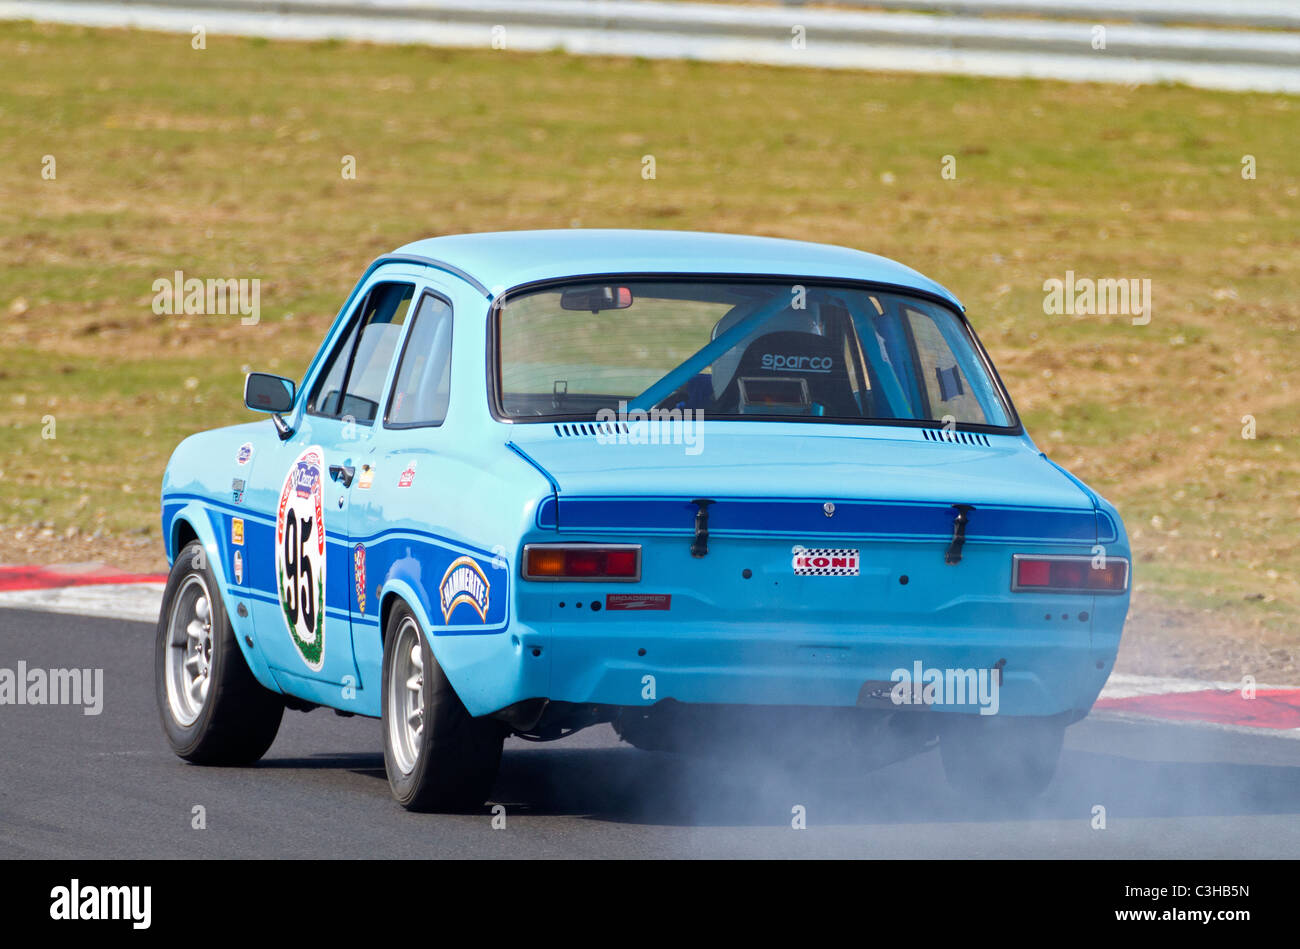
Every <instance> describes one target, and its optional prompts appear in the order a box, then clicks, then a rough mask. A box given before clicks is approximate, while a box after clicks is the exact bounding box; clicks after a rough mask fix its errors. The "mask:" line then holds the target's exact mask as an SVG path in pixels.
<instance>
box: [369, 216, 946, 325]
mask: <svg viewBox="0 0 1300 949" xmlns="http://www.w3.org/2000/svg"><path fill="white" fill-rule="evenodd" d="M393 253H394V254H395V255H405V256H417V257H427V258H431V259H433V260H435V261H439V262H441V263H444V264H449V265H451V267H452V268H454V269H457V270H460V271H462V272H463V273H464V274H467V275H469V276H470V277H473V278H474V280H476V281H478V282H479V283H480V284H482V285H483V286H484V287H485V288H496V289H498V290H504V289H509V288H511V287H516V286H519V285H521V284H526V283H533V282H535V281H539V280H551V279H557V278H562V277H579V276H585V275H588V274H615V273H629V274H658V273H667V274H693V273H701V274H744V275H755V276H764V275H782V276H799V277H824V278H834V279H841V280H864V281H869V282H872V283H881V284H889V285H893V286H898V287H907V288H910V289H915V290H921V291H925V292H928V293H930V294H933V295H935V296H938V297H941V298H942V299H945V300H948V301H951V302H952V304H953V305H954V306H956V307H958V308H959V309H961V308H962V306H961V303H960V301H958V299H957V298H956V297H955V296H954V295H953V294H952V293H950V292H949V291H948V290H947V289H946V288H944V287H943V286H941V285H940V284H938V283H936V282H935V281H933V280H931V279H930V278H929V277H926V276H924V275H922V274H920V273H917V272H916V271H915V270H913V269H912V268H911V267H906V266H904V265H903V264H900V263H898V262H897V261H894V260H890V259H889V258H888V257H881V256H879V255H877V254H869V253H866V252H865V251H860V250H853V249H852V248H849V247H838V246H835V245H833V244H814V243H811V242H809V241H792V240H785V239H782V238H776V237H753V236H747V235H743V234H714V233H707V232H702V231H666V230H664V231H651V230H613V229H597V228H571V229H567V230H559V229H557V230H546V231H494V232H489V233H481V234H453V235H449V236H446V237H431V238H427V239H425V240H420V241H414V242H413V243H410V244H406V245H404V246H402V247H399V248H398V249H397V250H396V251H394V252H393Z"/></svg>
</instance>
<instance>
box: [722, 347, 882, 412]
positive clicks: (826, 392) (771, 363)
mask: <svg viewBox="0 0 1300 949" xmlns="http://www.w3.org/2000/svg"><path fill="white" fill-rule="evenodd" d="M768 380H772V382H767V381H768ZM800 380H802V381H803V383H804V384H805V385H806V386H807V397H808V401H809V402H810V403H811V405H810V406H809V407H808V408H806V409H804V410H802V411H791V412H789V413H788V414H806V415H826V416H830V417H837V418H859V417H861V415H862V410H861V409H860V408H859V407H858V402H857V399H856V398H854V395H853V386H852V384H851V383H850V382H849V374H848V370H847V368H846V366H845V365H844V353H843V351H842V349H840V348H839V347H837V346H836V345H835V344H834V343H833V342H832V341H831V340H829V339H827V338H826V337H825V336H818V335H816V334H814V333H796V332H776V333H766V334H764V335H763V336H760V337H758V338H757V339H755V340H754V341H753V342H751V343H750V344H749V346H748V347H746V349H745V352H744V354H743V355H741V357H740V361H739V362H738V363H737V365H736V372H735V374H734V375H733V376H732V377H731V381H730V382H728V383H727V387H726V388H725V389H724V390H723V392H722V397H721V398H720V399H719V400H718V402H717V406H716V409H715V410H716V411H718V412H722V413H727V414H731V413H735V414H746V412H745V409H744V405H743V403H745V402H746V401H751V402H752V401H753V400H754V399H755V394H756V393H757V394H759V395H760V396H761V393H762V391H763V390H764V388H765V386H766V387H768V388H772V389H774V390H775V389H777V388H779V387H780V384H781V381H787V382H788V381H792V382H795V383H797V382H798V381H800ZM742 386H743V387H744V389H745V398H742ZM785 391H786V392H787V393H788V392H790V391H792V390H791V389H790V387H789V386H788V385H787V386H786V390H785ZM787 397H788V396H782V397H781V398H782V400H783V401H784V399H785V398H787Z"/></svg>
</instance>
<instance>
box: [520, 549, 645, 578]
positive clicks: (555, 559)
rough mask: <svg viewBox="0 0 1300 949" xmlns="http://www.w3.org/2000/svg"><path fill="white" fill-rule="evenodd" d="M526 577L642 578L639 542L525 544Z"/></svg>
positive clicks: (524, 569)
mask: <svg viewBox="0 0 1300 949" xmlns="http://www.w3.org/2000/svg"><path fill="white" fill-rule="evenodd" d="M523 571H524V579H525V580H624V581H635V580H640V579H641V545H640V544H525V545H524V559H523Z"/></svg>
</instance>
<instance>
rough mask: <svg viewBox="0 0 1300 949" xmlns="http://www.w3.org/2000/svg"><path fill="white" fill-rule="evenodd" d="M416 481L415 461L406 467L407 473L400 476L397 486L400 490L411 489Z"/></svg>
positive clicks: (404, 472)
mask: <svg viewBox="0 0 1300 949" xmlns="http://www.w3.org/2000/svg"><path fill="white" fill-rule="evenodd" d="M414 480H415V462H414V461H413V462H411V463H410V464H409V465H407V466H406V470H405V471H403V472H402V473H401V474H400V475H398V477H397V486H398V487H399V488H409V487H410V486H411V482H412V481H414Z"/></svg>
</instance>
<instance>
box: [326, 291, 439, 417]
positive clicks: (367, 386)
mask: <svg viewBox="0 0 1300 949" xmlns="http://www.w3.org/2000/svg"><path fill="white" fill-rule="evenodd" d="M414 295H415V287H414V286H413V285H411V284H409V283H379V284H375V286H374V287H372V288H371V289H370V291H369V292H368V293H367V294H366V296H365V298H364V299H363V300H362V301H361V305H360V306H358V307H357V310H356V312H355V313H354V315H353V317H352V324H351V326H350V327H349V328H348V331H347V333H345V334H344V336H343V339H342V341H341V342H340V343H339V345H338V347H337V348H336V349H335V350H334V352H333V353H332V354H331V355H330V358H329V362H328V363H326V365H325V369H324V371H323V372H322V373H321V375H320V379H319V381H318V382H317V383H316V388H315V390H314V391H313V392H312V394H311V399H310V400H308V402H307V411H308V412H310V413H311V414H313V415H324V416H326V417H329V418H351V419H353V420H355V421H357V422H360V423H362V424H365V425H369V424H370V423H371V422H373V421H374V420H375V415H376V414H377V413H378V411H379V400H380V398H381V397H382V396H383V387H384V378H385V376H387V375H388V367H389V366H390V365H391V364H392V361H393V353H394V352H395V351H396V350H397V341H398V339H400V338H401V335H402V326H403V325H404V324H405V323H406V318H407V314H408V313H409V312H410V309H411V298H412V297H413V296H414Z"/></svg>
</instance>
